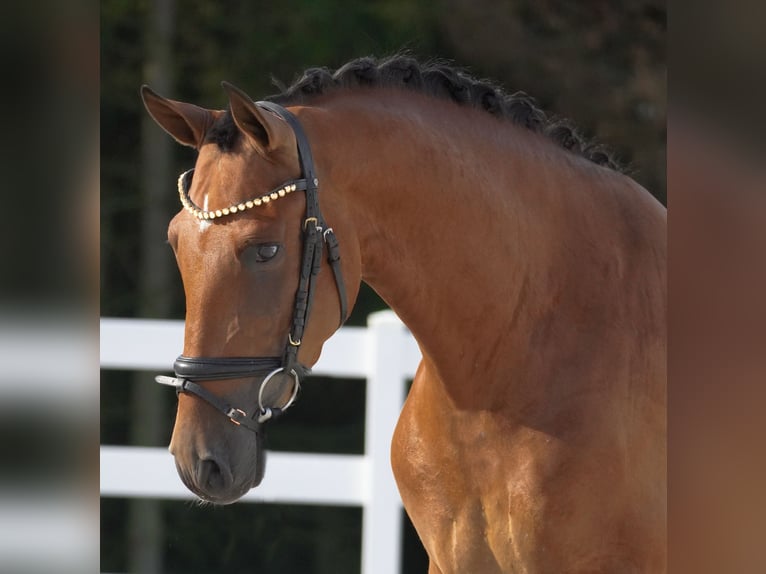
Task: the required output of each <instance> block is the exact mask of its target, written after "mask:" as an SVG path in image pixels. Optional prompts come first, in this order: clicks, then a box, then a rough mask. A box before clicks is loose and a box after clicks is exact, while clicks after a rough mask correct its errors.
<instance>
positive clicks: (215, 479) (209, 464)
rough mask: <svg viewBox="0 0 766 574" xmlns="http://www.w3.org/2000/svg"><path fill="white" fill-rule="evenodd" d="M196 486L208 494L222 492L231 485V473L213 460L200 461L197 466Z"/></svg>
mask: <svg viewBox="0 0 766 574" xmlns="http://www.w3.org/2000/svg"><path fill="white" fill-rule="evenodd" d="M197 484H199V486H200V488H202V489H203V490H205V491H208V492H218V491H221V490H224V489H226V488H228V486H229V485H230V484H231V472H230V471H229V469H228V468H227V467H226V466H225V465H221V464H220V463H219V462H218V461H216V460H215V459H212V458H206V459H202V460H200V461H199V464H198V465H197Z"/></svg>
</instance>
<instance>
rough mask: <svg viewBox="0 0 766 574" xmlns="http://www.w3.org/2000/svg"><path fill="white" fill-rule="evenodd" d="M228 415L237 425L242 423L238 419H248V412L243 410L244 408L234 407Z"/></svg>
mask: <svg viewBox="0 0 766 574" xmlns="http://www.w3.org/2000/svg"><path fill="white" fill-rule="evenodd" d="M226 416H227V417H229V420H230V421H231V422H233V423H234V424H235V425H237V426H240V425H241V424H242V423H240V422H239V420H237V419H246V418H247V413H246V412H245V411H243V410H242V409H235V408H234V407H232V408H230V409H229V411H228V412H227V413H226Z"/></svg>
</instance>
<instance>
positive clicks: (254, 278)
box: [142, 83, 361, 504]
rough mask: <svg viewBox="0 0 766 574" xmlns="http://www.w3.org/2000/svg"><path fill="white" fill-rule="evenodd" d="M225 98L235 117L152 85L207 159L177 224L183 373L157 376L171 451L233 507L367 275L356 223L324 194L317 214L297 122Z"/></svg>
mask: <svg viewBox="0 0 766 574" xmlns="http://www.w3.org/2000/svg"><path fill="white" fill-rule="evenodd" d="M224 88H225V89H226V91H227V92H228V95H229V110H227V111H223V110H209V109H203V108H200V107H197V106H195V105H192V104H188V103H183V102H178V101H174V100H169V99H166V98H164V97H161V96H159V95H158V94H156V93H154V92H153V91H152V90H150V89H149V88H148V87H146V86H144V87H143V88H142V98H143V101H144V104H145V106H146V108H147V110H148V112H149V114H150V115H151V117H152V118H153V119H154V120H155V121H156V122H157V123H158V124H159V125H160V127H162V128H163V129H164V130H165V131H167V132H168V133H169V134H170V135H171V136H173V137H174V138H175V139H176V140H177V141H178V142H179V143H181V144H183V145H186V146H191V147H194V148H196V149H197V150H198V157H197V161H196V165H195V167H194V170H190V171H188V172H185V173H184V174H182V175H181V177H180V178H179V182H178V187H179V196H180V199H181V203H182V206H183V209H182V210H181V211H180V212H179V213H178V214H177V215H176V216H175V217H174V218H173V220H172V221H171V222H170V225H169V228H168V241H169V244H170V245H171V247H172V248H173V252H174V253H175V257H176V261H177V264H178V268H179V270H180V273H181V278H182V281H183V286H184V292H185V296H186V323H185V333H184V347H183V354H182V355H181V356H180V357H179V359H178V360H177V361H176V364H175V372H176V377H175V378H171V377H159V378H158V380H159V381H160V382H166V383H168V384H172V385H173V386H175V387H176V388H177V391H178V395H179V400H178V412H177V417H176V422H175V426H174V429H173V436H172V439H171V443H170V451H171V453H172V454H173V456H174V457H175V462H176V467H177V469H178V473H179V475H180V477H181V479H182V480H183V482H184V484H186V486H187V487H188V488H189V489H190V490H191V491H192V492H194V493H195V494H197V495H198V496H199V497H200V498H202V499H204V500H207V501H210V502H215V503H221V504H227V503H230V502H233V501H235V500H237V499H238V498H240V497H241V496H243V495H244V494H245V493H246V492H247V491H248V490H250V489H251V488H253V487H255V486H257V485H258V484H260V482H261V480H262V479H263V476H264V470H265V443H264V436H265V433H264V429H265V425H266V423H267V421H270V420H272V419H274V418H276V416H277V415H279V414H280V413H281V412H282V411H283V410H284V409H286V408H287V407H289V406H290V405H291V404H292V402H293V400H294V399H295V397H296V395H297V391H298V388H299V385H300V379H301V377H302V376H303V375H304V374H305V373H306V372H307V371H308V369H309V368H310V367H311V366H312V365H313V364H314V363H315V362H316V361H317V360H318V358H319V355H320V352H321V349H322V345H323V343H324V341H325V340H326V339H327V338H329V337H330V335H332V333H333V332H334V331H335V330H336V329H337V328H338V327H339V325H340V324H342V322H343V320H345V318H346V315H347V313H348V307H349V304H350V305H353V302H354V300H355V298H356V295H357V293H358V289H359V284H360V276H361V271H360V269H361V263H360V257H359V248H358V245H357V246H355V245H354V239H353V238H354V230H353V224H352V222H351V221H350V218H348V217H347V216H346V215H345V214H344V212H343V210H342V208H340V207H339V203H338V202H337V199H336V198H334V197H333V195H332V193H330V192H326V191H324V188H323V192H322V210H321V211H320V210H319V203H318V202H319V198H318V194H317V192H318V187H319V178H320V177H321V176H322V174H321V173H319V174H317V173H316V171H315V170H314V165H313V160H312V159H311V151H310V149H309V148H308V140H307V139H306V137H305V135H304V134H303V130H302V127H301V126H300V124H299V123H298V122H297V119H296V118H295V116H293V115H292V114H291V113H290V112H288V111H286V110H285V109H284V108H281V107H279V106H276V105H273V104H268V103H265V102H260V103H255V102H253V101H252V100H251V99H250V98H249V97H248V96H247V95H246V94H244V93H243V92H242V91H240V90H239V89H237V88H235V87H234V86H231V85H230V84H226V83H224ZM325 216H327V217H326V219H325ZM328 222H331V223H332V225H333V227H332V228H330V227H329V223H328ZM336 237H341V238H343V241H340V242H339V241H338V240H337V239H336ZM341 246H342V251H341ZM341 255H342V257H341ZM341 259H342V261H343V268H342V270H341V267H340V260H341ZM322 271H323V272H322ZM339 317H340V321H339ZM309 318H310V320H309Z"/></svg>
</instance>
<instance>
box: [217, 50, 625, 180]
mask: <svg viewBox="0 0 766 574" xmlns="http://www.w3.org/2000/svg"><path fill="white" fill-rule="evenodd" d="M280 87H281V86H280ZM356 87H371V88H374V87H387V88H389V87H392V88H399V89H404V90H413V91H417V92H421V93H424V94H428V95H430V96H432V97H436V98H442V99H447V100H452V101H454V102H457V103H458V104H460V105H464V106H472V107H474V108H478V109H481V110H484V111H485V112H487V113H489V114H491V115H493V116H495V117H497V118H501V119H505V120H508V121H512V122H514V123H515V124H518V125H520V126H523V127H524V128H526V129H528V130H531V131H533V132H536V133H543V134H545V135H546V136H547V137H549V138H550V139H552V140H553V141H555V142H556V143H558V144H559V145H560V146H561V147H563V148H564V149H567V150H569V151H571V152H572V153H575V154H577V155H580V156H582V157H585V158H587V159H589V160H590V161H592V162H594V163H596V164H598V165H603V166H606V167H609V168H612V169H615V170H618V171H622V166H621V165H620V164H619V163H618V162H617V161H616V160H615V159H614V158H613V157H612V155H611V154H610V153H609V152H608V151H607V150H605V149H604V148H603V147H602V146H601V145H598V144H594V143H593V142H590V141H587V140H585V139H584V138H583V137H582V136H581V135H580V134H579V133H578V131H577V129H576V128H575V127H574V126H573V125H572V123H571V122H570V121H569V120H565V119H560V118H551V117H548V116H547V115H546V114H545V112H544V111H543V110H542V109H540V108H539V107H538V106H537V105H536V103H535V100H534V99H533V98H532V97H530V96H528V95H527V94H525V93H524V92H515V93H513V94H507V93H505V92H504V91H503V89H502V88H501V87H499V86H497V85H495V84H492V83H490V82H488V81H485V80H479V79H476V78H474V77H473V76H471V75H470V74H468V73H467V72H465V71H463V70H461V69H459V68H455V67H454V66H450V65H447V64H445V63H442V62H437V61H434V62H427V63H421V62H419V61H418V60H416V59H415V58H413V57H411V56H407V55H396V56H391V57H388V58H384V59H381V60H377V59H375V58H372V57H364V58H358V59H355V60H351V61H350V62H347V63H346V64H344V65H343V66H341V67H340V68H338V69H337V70H335V71H333V70H330V69H328V68H309V69H307V70H306V71H305V72H303V75H302V76H301V77H300V78H299V79H298V80H296V81H295V82H294V83H293V84H292V85H290V86H288V87H285V88H283V89H282V92H281V93H279V94H274V95H271V96H268V97H266V98H264V99H265V100H268V101H272V102H275V103H278V104H282V105H289V104H303V103H307V102H308V101H310V100H311V99H312V98H314V97H317V96H320V95H323V94H327V93H329V92H332V91H336V90H342V89H344V88H356ZM238 136H239V130H237V128H236V127H235V125H234V122H233V121H232V119H231V114H230V113H228V112H227V113H226V114H225V115H224V116H223V117H222V118H220V119H219V120H218V121H217V122H216V124H215V125H214V126H213V127H212V129H211V130H210V131H209V132H208V134H207V136H206V141H212V142H215V143H217V144H218V145H219V146H220V148H221V149H222V150H224V151H227V150H229V149H231V148H232V146H233V144H234V142H235V141H236V139H237V138H238Z"/></svg>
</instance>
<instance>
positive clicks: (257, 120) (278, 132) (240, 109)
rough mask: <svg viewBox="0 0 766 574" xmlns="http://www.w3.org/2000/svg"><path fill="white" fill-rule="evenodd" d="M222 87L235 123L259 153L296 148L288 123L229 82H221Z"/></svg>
mask: <svg viewBox="0 0 766 574" xmlns="http://www.w3.org/2000/svg"><path fill="white" fill-rule="evenodd" d="M221 85H222V86H223V88H224V89H225V90H226V93H227V94H228V95H229V106H230V108H231V117H232V118H233V119H234V123H235V124H237V127H238V128H239V129H240V130H241V131H242V133H244V134H245V135H247V136H248V137H249V138H250V140H251V141H252V142H253V143H254V144H255V145H256V149H258V150H259V152H261V153H262V154H264V155H266V154H268V153H272V152H274V151H275V150H277V149H280V148H282V147H286V146H289V149H292V148H294V147H295V141H294V139H293V138H294V135H293V132H292V129H290V126H288V125H287V122H285V121H284V120H283V119H282V118H280V117H278V116H276V115H275V114H272V113H271V112H269V111H266V110H264V109H261V108H259V107H258V106H256V105H255V103H254V102H253V101H252V100H251V99H250V96H248V95H247V94H246V93H245V92H243V91H242V90H240V89H239V88H237V87H236V86H233V85H231V84H230V83H228V82H221Z"/></svg>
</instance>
